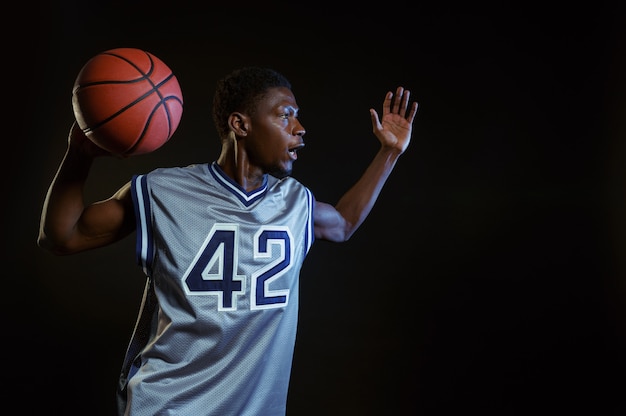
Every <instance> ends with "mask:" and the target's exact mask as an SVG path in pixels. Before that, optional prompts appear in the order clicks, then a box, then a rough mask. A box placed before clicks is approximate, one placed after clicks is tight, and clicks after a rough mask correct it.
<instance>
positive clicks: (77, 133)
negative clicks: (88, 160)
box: [68, 121, 115, 157]
mask: <svg viewBox="0 0 626 416" xmlns="http://www.w3.org/2000/svg"><path fill="white" fill-rule="evenodd" d="M68 145H69V146H70V147H72V148H74V149H76V150H77V151H79V152H80V153H82V154H84V155H86V156H90V157H98V156H115V155H113V154H111V153H110V152H108V151H106V150H104V149H103V148H101V147H100V146H98V145H97V144H95V143H94V142H92V141H91V140H89V138H88V137H87V136H86V135H85V133H84V132H83V131H82V130H81V128H80V127H79V126H78V123H77V122H76V121H74V124H72V128H71V129H70V134H69V137H68Z"/></svg>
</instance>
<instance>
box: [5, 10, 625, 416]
mask: <svg viewBox="0 0 626 416" xmlns="http://www.w3.org/2000/svg"><path fill="white" fill-rule="evenodd" d="M50 3H52V2H46V3H43V2H42V4H37V3H35V4H32V3H28V4H26V3H24V4H22V5H18V9H20V11H19V12H16V13H11V14H8V13H7V14H5V16H4V20H5V26H8V25H9V23H12V24H13V25H14V26H16V27H17V29H11V31H10V32H9V33H6V34H5V35H4V39H5V41H4V51H3V61H4V65H3V66H4V83H3V87H4V91H5V95H4V98H5V108H7V107H8V108H9V114H8V115H6V116H5V119H4V125H5V126H6V127H7V129H6V133H5V134H6V136H5V152H6V153H5V159H6V163H5V164H4V166H3V168H2V169H3V175H2V177H3V188H4V195H5V198H4V216H3V217H4V221H5V225H4V228H3V230H4V234H5V237H7V238H6V239H5V249H4V254H3V256H6V258H3V259H2V260H3V264H4V265H5V269H4V273H3V277H4V279H5V281H6V282H7V284H5V285H4V291H3V294H4V296H3V302H2V305H3V311H2V318H3V319H2V326H1V327H0V328H2V344H3V347H4V350H3V351H4V364H5V365H4V369H5V384H4V385H5V395H4V397H5V405H6V406H8V404H9V403H12V404H14V405H15V406H17V408H18V409H19V410H18V411H17V412H16V413H17V414H29V415H30V414H34V415H35V414H36V415H39V414H46V415H86V414H88V415H93V416H95V415H111V414H112V413H113V404H114V402H113V399H114V390H115V385H116V381H117V376H118V373H119V370H120V366H121V362H122V358H123V356H124V352H125V349H126V345H127V342H128V339H129V337H130V334H131V332H132V329H133V326H134V323H135V318H136V314H137V311H138V309H139V303H140V299H141V294H142V289H143V283H144V280H143V276H142V274H141V270H140V269H139V267H138V266H136V265H135V263H134V236H133V237H131V238H128V239H126V240H123V241H122V242H120V243H118V244H117V245H115V246H111V247H107V248H104V249H100V250H97V251H93V252H88V253H83V254H78V255H75V256H72V257H54V256H53V255H51V254H49V253H47V252H44V251H42V250H41V249H39V248H38V247H37V246H36V243H35V242H36V237H37V232H38V225H39V215H40V210H41V206H42V203H43V200H44V197H45V192H46V190H47V187H48V184H49V183H50V181H51V180H52V177H53V175H54V173H55V171H56V168H57V166H58V164H59V162H60V160H61V157H62V156H63V153H64V150H65V144H66V137H67V132H68V130H69V127H70V125H71V123H72V120H73V114H72V108H71V89H72V85H73V81H74V78H75V77H76V75H77V73H78V71H79V70H80V68H81V67H82V65H83V64H84V63H85V62H86V61H87V60H88V59H89V58H91V57H92V56H93V55H95V54H97V53H99V52H101V51H104V50H107V49H112V48H117V47H135V48H141V49H145V50H148V51H150V52H152V53H153V54H155V55H156V56H158V57H159V58H161V59H162V60H164V61H165V62H166V63H167V64H168V65H169V66H170V67H171V68H172V69H173V71H174V72H175V74H176V76H177V77H178V80H179V82H180V84H181V88H182V90H183V95H184V100H185V107H184V108H185V110H184V113H183V119H182V122H181V125H180V127H179V129H178V130H177V132H176V133H175V135H174V137H173V138H172V140H171V141H170V142H169V143H168V144H166V145H165V146H164V147H163V148H161V149H159V150H158V151H156V152H154V153H153V154H149V155H144V156H138V157H133V158H129V159H103V160H98V162H97V163H96V165H95V166H94V168H93V175H92V176H91V178H90V181H91V182H90V186H91V188H90V189H91V191H90V194H89V195H88V197H89V198H90V199H93V200H95V199H100V198H105V197H108V196H109V195H110V194H111V193H112V192H113V191H114V190H116V189H117V188H118V187H119V186H120V185H121V184H123V183H124V182H125V181H127V180H128V179H129V178H130V176H131V175H132V174H133V173H143V172H147V171H149V170H151V169H153V168H155V167H158V166H172V165H186V164H190V163H195V162H206V161H211V160H213V159H215V158H216V157H217V155H218V152H219V147H218V140H217V136H216V133H215V131H214V127H213V124H212V120H211V116H210V110H211V107H210V106H211V99H212V95H213V89H214V85H215V82H216V80H217V79H218V78H219V77H221V76H223V75H224V74H226V73H227V72H229V71H230V70H232V69H234V68H236V67H239V66H243V65H248V64H259V65H267V66H271V67H274V68H276V69H278V70H279V71H281V72H283V73H284V74H285V75H287V77H288V78H289V79H290V80H291V81H292V83H293V86H294V88H293V90H294V93H295V95H296V98H297V100H298V104H299V105H300V107H301V117H300V119H301V121H302V123H303V124H304V126H305V127H306V129H307V135H306V140H307V147H306V149H304V150H303V151H301V152H300V154H299V160H298V162H297V163H296V165H295V171H294V175H293V176H295V177H296V178H297V179H299V180H300V181H301V182H303V183H304V184H305V185H307V186H308V187H310V188H311V189H312V190H313V192H314V194H315V195H316V197H317V198H318V199H319V200H323V201H328V202H336V201H337V199H338V198H339V197H340V196H341V194H342V193H343V192H344V191H345V190H346V189H347V188H348V187H349V186H350V185H351V184H352V183H353V182H354V181H355V180H356V179H357V178H358V176H359V175H360V173H361V172H362V171H363V169H364V168H365V167H366V165H367V164H368V162H369V161H370V159H371V158H372V156H373V155H374V153H375V152H376V149H377V148H378V142H377V140H376V138H375V137H374V136H373V134H372V133H371V124H370V119H369V113H368V109H369V108H370V107H374V108H376V109H378V110H380V108H381V105H382V99H383V97H384V94H385V92H386V91H387V90H390V89H395V87H396V86H397V85H403V86H404V87H406V88H408V89H410V90H411V91H412V93H413V98H414V99H416V100H417V101H419V103H420V106H421V107H420V110H419V113H418V116H417V118H416V120H415V123H414V134H413V141H412V143H411V146H410V147H409V149H408V151H407V153H406V154H405V155H403V156H402V158H401V160H400V162H399V163H398V165H397V167H396V169H395V171H394V172H393V174H392V176H391V177H390V179H389V181H388V183H387V185H386V187H385V188H384V190H383V192H382V195H381V198H380V200H379V201H378V203H377V205H376V206H375V208H374V210H373V211H372V213H371V215H370V217H369V218H368V220H367V221H366V223H365V224H364V225H363V226H362V228H361V229H360V230H359V231H358V232H357V234H356V235H354V237H353V238H352V240H351V241H350V242H348V243H346V244H341V245H334V244H329V243H326V242H317V243H316V244H315V245H314V246H313V249H312V251H311V253H310V255H309V257H308V258H307V260H306V262H305V266H304V269H303V271H302V276H301V311H300V327H299V334H298V341H297V345H296V354H295V359H294V367H293V376H292V383H291V388H290V396H289V402H288V408H289V412H288V413H289V414H290V415H346V414H350V415H352V414H354V415H391V414H394V415H395V414H416V415H448V414H455V413H457V412H460V411H463V412H477V414H494V415H495V414H497V415H528V414H533V415H537V414H570V413H573V412H580V413H584V414H593V415H618V414H619V415H622V414H624V412H626V394H625V392H626V354H625V352H626V350H625V348H626V304H625V301H626V262H624V254H626V192H625V185H626V183H625V179H626V169H625V162H626V145H625V143H624V135H625V133H626V122H625V121H624V116H625V115H626V105H625V102H626V101H625V99H626V77H625V76H624V73H625V72H624V71H625V70H626V65H625V64H626V62H625V59H624V57H625V49H624V47H625V44H624V41H625V40H626V38H625V37H624V26H625V23H626V21H625V17H626V14H624V12H623V11H622V10H619V9H618V8H617V6H605V5H602V4H601V3H598V2H595V3H593V4H592V5H586V6H585V8H573V7H572V6H567V5H566V6H563V8H556V7H555V8H554V9H550V8H549V7H547V6H546V4H545V3H546V2H544V3H543V4H540V5H537V6H533V5H531V4H528V3H525V4H524V5H521V4H518V5H516V6H502V5H501V6H497V7H494V6H493V5H491V6H489V7H488V6H480V5H477V4H476V3H473V2H471V3H470V2H468V4H467V5H465V6H462V7H457V6H453V5H451V4H450V3H447V2H435V3H438V4H439V6H434V5H428V6H425V5H423V4H421V3H419V2H402V1H400V2H379V3H375V4H371V5H366V4H365V3H363V4H360V5H358V6H354V5H351V6H348V5H346V6H341V7H339V3H337V2H332V3H331V2H328V3H325V2H315V3H310V5H307V3H298V2H295V3H294V2H258V4H256V5H254V6H250V5H246V4H245V3H239V2H225V3H224V4H223V5H211V4H204V5H200V6H189V5H187V4H186V3H185V2H179V1H177V2H171V3H169V4H168V3H167V2H166V3H164V4H157V2H155V3H149V2H119V1H111V2H106V3H104V2H79V1H75V2H62V3H60V4H59V3H56V4H50ZM99 3H102V4H99ZM199 3H200V2H199ZM202 3H205V2H202ZM206 3H208V2H206ZM596 3H597V4H596ZM615 3H617V2H615ZM3 30H6V29H3ZM9 126H10V127H9ZM7 387H9V390H8V392H7V390H6V388H7Z"/></svg>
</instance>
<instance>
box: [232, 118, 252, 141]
mask: <svg viewBox="0 0 626 416" xmlns="http://www.w3.org/2000/svg"><path fill="white" fill-rule="evenodd" d="M228 125H229V126H230V129H231V131H233V132H234V133H235V136H237V137H243V136H246V135H247V134H248V127H249V120H248V117H247V116H246V115H244V114H242V113H232V114H231V115H230V117H228Z"/></svg>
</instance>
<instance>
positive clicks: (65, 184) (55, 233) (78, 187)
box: [37, 146, 93, 254]
mask: <svg viewBox="0 0 626 416" xmlns="http://www.w3.org/2000/svg"><path fill="white" fill-rule="evenodd" d="M92 163H93V158H91V157H83V156H82V155H80V154H79V150H78V149H76V148H75V147H74V146H69V147H68V150H67V151H66V153H65V155H64V157H63V160H62V162H61V164H60V166H59V169H58V170H57V172H56V175H55V176H54V179H53V180H52V183H51V184H50V187H49V188H48V192H47V194H46V198H45V200H44V204H43V209H42V213H41V221H40V227H39V236H38V240H37V243H38V244H39V245H40V246H41V247H43V248H46V249H49V250H51V251H53V252H59V251H60V252H62V251H64V246H66V245H67V243H68V242H69V241H70V240H71V238H72V234H73V232H74V231H75V229H76V226H77V223H78V221H79V219H80V216H81V215H82V212H83V210H84V208H85V205H84V193H83V189H84V186H85V182H86V180H87V176H88V174H89V169H90V168H91V165H92ZM60 254H61V253H60Z"/></svg>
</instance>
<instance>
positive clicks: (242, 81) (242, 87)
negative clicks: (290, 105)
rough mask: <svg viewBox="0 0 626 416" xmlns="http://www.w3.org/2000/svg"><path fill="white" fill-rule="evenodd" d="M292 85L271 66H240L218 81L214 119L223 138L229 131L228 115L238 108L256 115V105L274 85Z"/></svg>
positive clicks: (214, 101) (289, 86) (214, 99)
mask: <svg viewBox="0 0 626 416" xmlns="http://www.w3.org/2000/svg"><path fill="white" fill-rule="evenodd" d="M276 87H285V88H289V89H291V83H290V82H289V80H287V78H286V77H285V76H284V75H282V74H281V73H279V72H277V71H276V70H274V69H271V68H262V67H257V66H249V67H244V68H239V69H236V70H234V71H232V72H231V73H230V74H228V75H226V76H225V77H224V78H222V79H220V80H219V81H218V82H217V86H216V89H215V95H214V96H213V122H214V123H215V128H216V129H217V133H218V135H219V137H220V138H223V137H225V136H227V135H228V133H229V131H230V129H229V127H228V117H229V116H230V115H231V114H232V113H233V112H236V111H240V112H242V113H246V114H249V115H253V114H254V111H255V109H256V105H257V103H258V102H259V100H261V99H262V98H263V96H264V95H265V93H266V92H267V90H269V89H270V88H276Z"/></svg>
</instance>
